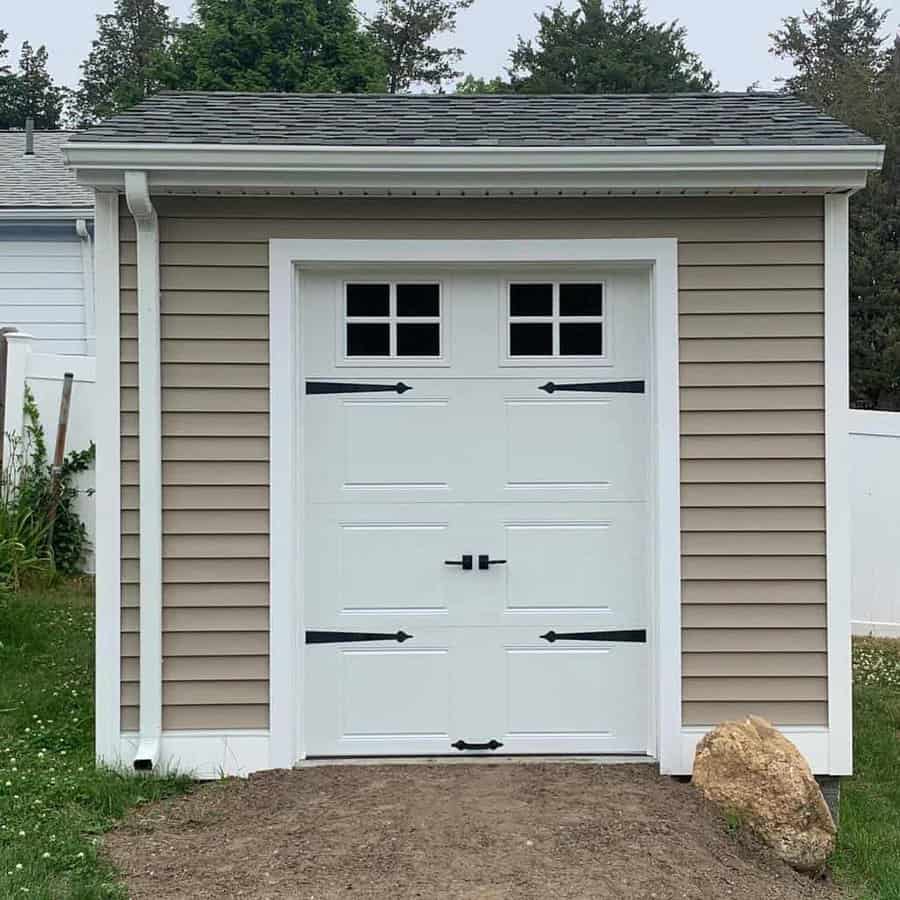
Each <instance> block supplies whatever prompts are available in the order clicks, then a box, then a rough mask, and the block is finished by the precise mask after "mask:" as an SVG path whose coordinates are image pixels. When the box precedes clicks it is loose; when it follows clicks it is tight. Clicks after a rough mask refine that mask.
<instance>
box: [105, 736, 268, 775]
mask: <svg viewBox="0 0 900 900" xmlns="http://www.w3.org/2000/svg"><path fill="white" fill-rule="evenodd" d="M139 740H140V738H139V735H138V734H137V733H136V732H135V733H130V734H123V735H122V736H121V739H120V742H119V745H120V752H119V763H120V765H121V766H122V767H124V768H131V765H132V761H133V760H134V754H135V752H136V751H137V747H138V743H139ZM268 768H270V762H269V732H268V731H166V732H163V735H162V740H161V744H160V754H159V763H158V766H157V769H158V771H160V772H165V771H168V770H173V771H177V772H178V773H179V774H184V775H190V776H192V777H193V778H197V779H199V780H210V779H216V778H222V777H225V776H234V777H238V778H246V777H247V776H248V775H250V774H252V773H253V772H260V771H263V770H264V769H268Z"/></svg>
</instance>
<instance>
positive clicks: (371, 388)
mask: <svg viewBox="0 0 900 900" xmlns="http://www.w3.org/2000/svg"><path fill="white" fill-rule="evenodd" d="M411 390H412V388H411V387H410V386H409V385H408V384H404V383H403V382H402V381H398V382H397V383H396V384H355V383H353V382H349V381H307V382H306V393H307V394H379V393H380V394H405V393H406V392H407V391H411Z"/></svg>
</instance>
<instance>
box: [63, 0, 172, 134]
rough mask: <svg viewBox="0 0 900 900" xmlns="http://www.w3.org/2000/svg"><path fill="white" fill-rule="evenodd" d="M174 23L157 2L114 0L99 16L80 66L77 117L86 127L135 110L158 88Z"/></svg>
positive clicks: (156, 0) (76, 94) (165, 8)
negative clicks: (129, 109)
mask: <svg viewBox="0 0 900 900" xmlns="http://www.w3.org/2000/svg"><path fill="white" fill-rule="evenodd" d="M174 27H175V22H174V20H173V19H171V18H170V16H169V11H168V8H167V7H166V6H165V5H164V4H162V3H159V2H158V0H116V4H115V8H114V9H113V11H112V13H110V14H108V15H103V16H97V37H96V38H95V39H94V42H93V44H92V46H91V51H90V53H89V54H88V56H87V58H86V59H85V60H84V62H83V63H82V64H81V81H80V83H79V85H78V90H77V91H76V92H75V95H74V98H73V104H72V105H73V114H74V117H75V118H76V120H77V121H78V124H79V125H80V126H82V127H84V126H87V125H91V124H93V123H94V122H97V121H99V120H100V119H104V118H107V117H108V116H111V115H114V114H115V113H117V112H119V111H120V110H123V109H128V108H129V107H130V106H134V104H135V103H138V102H139V101H140V100H143V99H144V97H147V96H148V95H150V94H152V93H154V92H155V91H157V90H159V87H160V74H161V70H160V66H161V63H162V60H163V56H164V54H165V52H166V49H167V48H168V46H169V44H170V43H171V39H172V35H173V31H174Z"/></svg>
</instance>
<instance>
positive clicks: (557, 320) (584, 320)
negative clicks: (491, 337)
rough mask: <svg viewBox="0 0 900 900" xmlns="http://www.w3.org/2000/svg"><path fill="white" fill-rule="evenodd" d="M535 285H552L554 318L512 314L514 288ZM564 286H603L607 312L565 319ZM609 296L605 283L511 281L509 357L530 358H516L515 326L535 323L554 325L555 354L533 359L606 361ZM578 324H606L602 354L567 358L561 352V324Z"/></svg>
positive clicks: (520, 357)
mask: <svg viewBox="0 0 900 900" xmlns="http://www.w3.org/2000/svg"><path fill="white" fill-rule="evenodd" d="M532 284H551V285H552V288H553V309H552V312H551V314H550V315H546V316H514V315H513V314H512V289H513V288H514V287H515V286H516V285H532ZM561 284H597V285H599V286H600V291H601V297H602V302H603V306H602V309H603V313H602V314H601V315H599V316H563V315H560V310H559V307H560V303H559V299H560V285H561ZM607 302H608V301H607V295H606V285H605V284H604V283H603V282H601V281H562V282H560V281H554V282H552V283H551V282H549V281H511V282H510V283H509V287H508V289H507V294H506V313H507V315H506V318H507V324H506V340H507V348H508V349H507V356H508V357H509V358H510V359H512V360H519V359H528V358H529V356H533V355H532V354H520V355H513V352H512V326H513V325H520V324H522V325H525V324H529V323H534V324H536V325H547V324H551V323H552V325H553V353H552V354H551V355H543V354H542V355H540V356H533V358H535V359H605V358H606V356H607V352H606V350H607V341H608V331H607V328H606V312H607ZM562 323H565V324H566V325H569V324H572V325H578V324H591V323H598V324H601V325H603V326H604V327H603V345H602V353H598V354H594V355H593V356H591V357H576V356H574V355H573V354H566V355H565V356H563V354H562V353H560V327H559V326H560V324H562Z"/></svg>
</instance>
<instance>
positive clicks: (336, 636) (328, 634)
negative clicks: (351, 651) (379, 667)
mask: <svg viewBox="0 0 900 900" xmlns="http://www.w3.org/2000/svg"><path fill="white" fill-rule="evenodd" d="M410 638H412V635H411V634H407V633H406V632H405V631H398V632H396V633H394V634H374V633H373V632H371V631H307V632H306V643H307V644H351V643H354V642H356V641H397V643H398V644H402V643H403V642H404V641H408V640H410Z"/></svg>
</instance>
